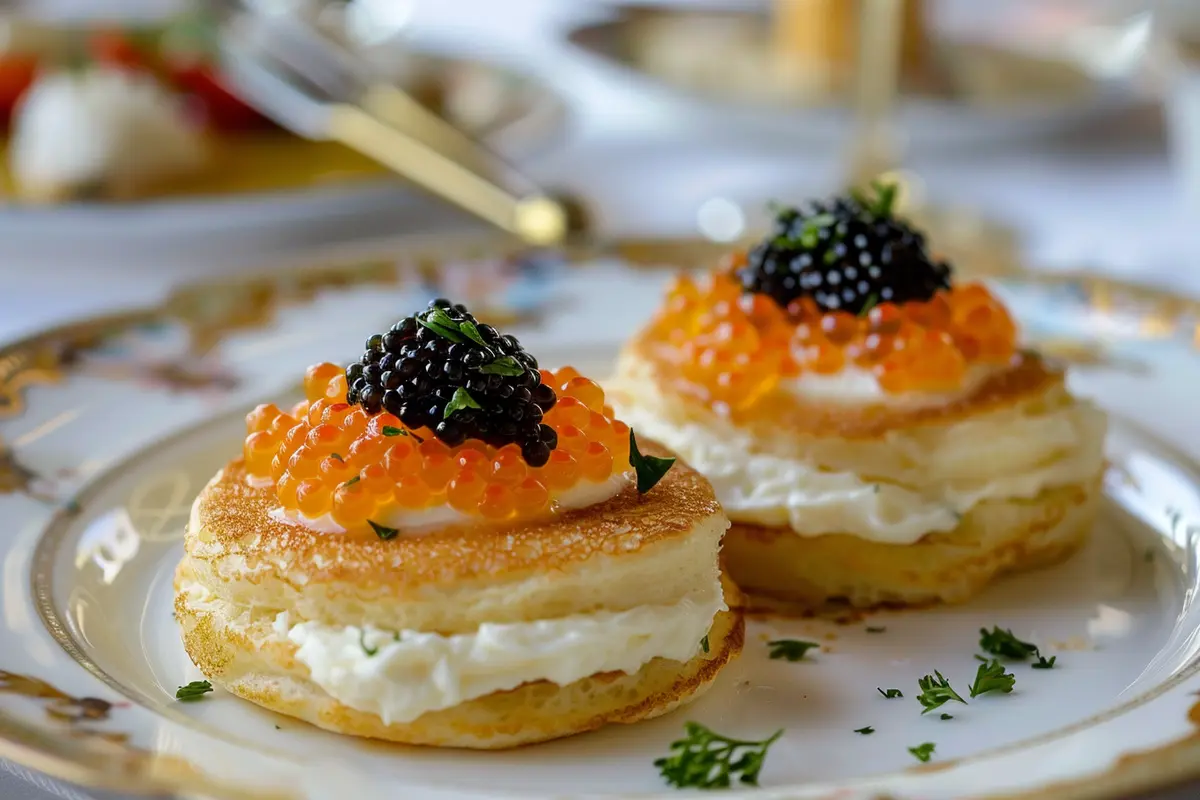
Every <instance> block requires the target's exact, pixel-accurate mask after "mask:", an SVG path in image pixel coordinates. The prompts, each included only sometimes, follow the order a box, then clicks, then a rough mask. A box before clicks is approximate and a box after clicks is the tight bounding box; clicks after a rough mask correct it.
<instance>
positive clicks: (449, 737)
mask: <svg viewBox="0 0 1200 800" xmlns="http://www.w3.org/2000/svg"><path fill="white" fill-rule="evenodd" d="M643 447H644V449H647V450H649V451H650V452H660V453H661V452H663V451H661V450H660V449H658V448H655V447H654V446H653V445H643ZM244 478H245V474H244V467H243V464H242V462H241V461H240V460H237V461H233V462H232V463H230V464H229V465H228V466H227V467H226V468H225V469H224V470H223V471H222V472H220V473H219V474H218V475H217V476H216V477H215V478H214V479H213V480H212V482H211V483H210V484H209V485H208V486H207V487H206V488H205V490H204V491H203V493H202V494H201V495H200V497H199V498H198V499H197V501H196V503H195V506H194V508H193V511H192V516H191V520H190V523H189V525H188V530H187V535H186V544H185V549H186V553H185V556H184V558H183V560H182V561H181V562H180V564H179V567H178V569H177V572H176V577H175V586H176V599H175V611H176V615H177V617H178V619H179V622H180V625H181V628H182V633H183V641H184V646H185V647H186V649H187V651H188V654H189V655H190V656H191V658H192V660H193V661H194V662H195V663H196V665H197V666H198V667H199V668H200V670H201V671H202V672H203V673H204V674H205V675H206V676H208V677H209V678H210V679H211V680H212V681H213V682H215V683H217V684H219V685H221V686H223V687H225V688H226V689H228V690H229V691H230V692H232V693H234V694H236V695H238V696H240V697H243V698H245V699H247V700H251V701H253V702H255V703H257V704H259V705H261V706H264V707H266V708H269V709H272V710H275V711H278V712H280V713H283V714H288V715H290V716H294V717H298V718H300V719H304V720H307V721H308V722H311V723H312V724H314V725H317V726H319V727H322V728H326V729H328V730H332V731H337V732H339V733H347V734H353V735H358V736H369V737H374V738H379V739H388V740H392V741H397V742H406V743H412V744H423V745H439V746H449V747H469V748H489V749H490V748H503V747H513V746H516V745H522V744H528V743H532V742H539V741H544V740H547V739H553V738H557V737H562V736H568V735H571V734H575V733H579V732H582V731H587V730H591V729H594V728H597V727H599V726H601V725H604V724H606V723H610V722H624V723H628V722H635V721H637V720H641V719H647V718H650V717H655V716H658V715H660V714H664V713H666V712H668V711H670V710H671V709H673V708H675V707H677V706H678V705H680V704H682V703H685V702H687V701H688V700H690V699H692V698H694V697H696V696H697V695H698V694H700V693H701V692H703V691H704V690H705V689H707V688H708V687H709V686H710V684H711V683H712V682H713V680H714V679H715V677H716V675H717V673H718V672H719V671H720V669H721V668H722V667H723V666H724V665H725V664H726V663H727V662H728V661H729V660H730V659H731V658H733V657H735V656H736V655H737V654H738V653H739V652H740V650H741V647H742V639H743V622H742V616H741V612H740V610H739V596H738V593H737V590H736V588H735V587H734V586H733V585H732V584H731V583H730V582H728V581H726V580H724V579H723V578H722V577H721V573H720V569H719V565H718V551H719V548H720V543H721V539H722V536H723V535H724V534H725V531H726V528H727V527H728V521H727V519H726V517H725V515H724V514H723V513H722V511H721V509H720V506H719V505H718V503H717V502H716V499H715V497H714V495H713V491H712V488H711V487H710V486H709V484H708V483H707V481H705V480H704V478H703V477H701V476H700V475H698V474H697V473H696V472H694V471H692V470H691V469H689V468H687V467H685V466H683V465H676V467H675V468H674V469H672V470H671V471H670V472H668V473H667V475H666V476H665V477H664V478H663V479H662V481H661V482H660V483H659V484H658V485H657V486H656V487H655V488H654V489H653V490H652V491H651V492H649V493H647V494H645V495H639V494H638V493H637V492H636V490H635V488H634V487H632V486H629V487H627V488H625V489H623V490H622V491H621V492H620V493H619V494H618V495H616V496H615V497H613V498H612V499H610V500H607V501H605V502H603V503H600V504H597V505H593V506H590V507H587V508H584V509H580V510H577V511H570V512H566V513H562V514H559V515H557V516H554V517H552V518H548V519H545V520H543V521H540V522H525V523H514V524H511V525H509V526H508V527H500V528H496V527H488V526H483V525H463V526H458V527H455V526H452V527H446V528H443V529H440V530H436V531H433V532H429V533H423V534H419V535H417V534H412V535H409V534H403V533H402V534H401V535H399V536H397V537H395V538H392V539H390V540H386V541H385V540H381V539H379V538H378V537H369V538H368V537H363V536H353V535H328V534H322V533H319V532H314V531H311V530H308V529H306V528H303V527H298V526H293V525H288V524H284V523H283V522H280V521H277V520H275V519H272V518H270V516H269V512H270V510H271V508H272V506H273V496H272V493H271V491H270V490H269V489H264V488H253V487H252V486H250V485H248V484H247V482H246V481H245V479H244ZM564 631H572V632H573V633H572V635H570V636H564V635H562V634H563V632H564ZM589 637H590V638H589ZM680 637H683V638H684V639H686V641H683V640H681V639H680ZM581 643H582V644H581ZM655 648H660V652H661V648H666V650H668V651H670V652H671V654H672V656H673V657H661V656H656V655H655V654H654V653H655ZM530 669H532V672H529V671H528V670H530ZM523 671H524V672H523ZM526 672H527V673H528V674H525V673H526Z"/></svg>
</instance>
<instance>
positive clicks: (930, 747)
mask: <svg viewBox="0 0 1200 800" xmlns="http://www.w3.org/2000/svg"><path fill="white" fill-rule="evenodd" d="M936 749H937V745H936V744H934V743H933V742H925V743H924V744H919V745H917V746H916V747H910V748H908V752H910V753H912V754H913V758H915V759H916V760H917V761H920V762H921V763H922V764H925V763H927V762H928V761H929V759H930V758H931V757H932V756H933V751H934V750H936Z"/></svg>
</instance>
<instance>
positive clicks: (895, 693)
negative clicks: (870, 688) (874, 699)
mask: <svg viewBox="0 0 1200 800" xmlns="http://www.w3.org/2000/svg"><path fill="white" fill-rule="evenodd" d="M875 691H877V692H879V693H880V694H881V695H883V696H884V697H886V698H887V699H888V700H894V699H896V698H897V697H904V692H902V691H900V690H899V689H880V688H879V687H878V686H876V687H875Z"/></svg>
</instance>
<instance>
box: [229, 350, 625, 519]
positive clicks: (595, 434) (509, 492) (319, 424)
mask: <svg viewBox="0 0 1200 800" xmlns="http://www.w3.org/2000/svg"><path fill="white" fill-rule="evenodd" d="M541 376H542V380H543V382H545V383H547V384H548V385H550V386H551V387H553V388H554V390H555V392H556V393H557V395H558V401H557V403H556V404H555V405H554V407H553V408H551V409H550V410H549V411H548V412H547V413H546V415H545V417H544V419H543V422H544V423H545V424H546V425H549V426H550V427H552V428H554V430H555V432H556V434H557V435H558V446H557V447H556V449H555V450H553V451H552V452H551V453H550V459H549V460H548V461H547V462H546V464H545V465H543V466H541V467H537V468H532V467H530V466H529V465H528V464H526V463H525V460H524V458H523V457H522V456H521V449H520V447H518V446H517V445H512V444H510V445H505V446H504V447H500V448H495V447H491V446H489V445H487V444H485V443H483V442H480V441H477V440H469V441H467V442H465V443H463V444H462V445H460V446H458V447H454V448H451V447H448V446H447V445H446V444H445V443H444V442H442V441H440V440H438V439H436V438H434V437H433V435H432V433H431V432H430V431H428V430H427V429H421V430H419V431H413V430H409V429H408V428H406V427H405V426H404V424H403V423H402V422H401V421H400V420H399V419H398V418H397V417H395V416H394V415H392V414H389V413H387V412H381V413H378V414H374V415H368V414H367V413H366V412H365V411H363V409H362V408H361V407H359V406H357V405H348V404H347V403H346V402H345V400H346V396H345V395H346V387H345V376H344V373H343V371H342V369H341V368H340V367H337V366H336V365H334V364H317V365H314V366H312V367H310V368H309V369H308V371H307V372H306V373H305V376H304V394H305V398H306V399H305V400H304V401H302V402H301V403H298V404H297V405H296V406H295V407H293V408H292V409H291V410H290V413H284V412H282V411H280V409H279V408H277V407H276V406H274V405H270V404H266V405H261V406H258V407H257V408H255V409H254V410H253V411H251V412H250V413H249V414H248V415H247V416H246V433H247V435H246V439H245V443H244V446H243V455H244V457H245V462H246V471H247V473H248V474H249V475H250V476H251V477H252V478H254V479H255V480H259V481H262V480H269V481H271V482H272V484H273V491H274V493H275V496H276V498H277V500H278V501H279V503H280V504H281V505H282V506H283V508H284V509H286V510H288V511H293V512H298V513H300V514H303V515H304V516H306V517H308V518H310V519H316V518H318V517H322V516H325V515H329V516H331V517H332V518H333V520H334V521H335V522H336V523H337V524H339V525H341V526H342V527H344V528H346V529H348V530H350V529H356V530H362V529H365V530H367V531H369V530H370V527H369V520H371V519H373V518H374V519H376V520H377V519H378V515H384V514H387V513H388V512H390V511H392V510H395V509H400V510H402V511H409V512H419V511H421V510H423V509H427V508H432V507H435V506H442V505H449V506H450V507H451V508H453V509H454V510H456V511H459V512H460V513H463V514H466V515H468V516H472V517H478V518H480V519H483V520H489V521H494V522H506V521H515V520H521V519H529V518H535V517H538V516H540V515H543V514H546V513H548V512H550V511H552V510H553V509H554V508H555V498H556V497H557V496H559V495H561V494H562V493H563V492H566V491H569V490H570V489H571V488H572V487H574V486H575V485H577V484H578V483H580V482H581V481H583V482H601V481H605V480H607V479H608V478H609V477H611V476H612V475H613V474H614V473H620V472H625V471H628V470H629V469H630V466H629V426H628V425H626V424H625V423H623V422H621V421H619V420H615V419H613V410H612V408H611V407H610V406H608V405H607V404H606V401H605V397H604V390H603V389H602V388H601V387H600V385H599V384H597V383H596V382H595V381H592V380H590V379H588V378H586V377H584V376H582V375H580V374H579V372H578V370H576V369H574V368H572V367H563V368H562V369H560V370H557V371H552V370H545V369H543V370H541Z"/></svg>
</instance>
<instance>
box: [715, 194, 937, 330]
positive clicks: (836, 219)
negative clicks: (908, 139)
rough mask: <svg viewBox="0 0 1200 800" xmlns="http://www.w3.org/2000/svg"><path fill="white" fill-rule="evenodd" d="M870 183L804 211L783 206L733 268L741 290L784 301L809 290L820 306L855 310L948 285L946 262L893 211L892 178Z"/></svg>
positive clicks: (923, 296) (921, 296)
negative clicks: (765, 234)
mask: <svg viewBox="0 0 1200 800" xmlns="http://www.w3.org/2000/svg"><path fill="white" fill-rule="evenodd" d="M872 188H873V190H874V194H873V196H870V197H868V196H867V195H866V194H864V193H860V192H852V193H851V194H850V195H848V196H844V197H836V198H833V199H832V200H829V201H825V202H821V201H817V202H813V203H811V204H809V205H808V207H807V208H805V209H804V210H801V209H798V208H785V209H781V210H780V211H779V212H778V213H777V215H776V218H775V226H774V230H773V231H772V232H771V235H770V236H768V237H767V238H766V239H765V240H763V241H762V242H760V243H759V244H758V245H757V246H756V247H754V249H752V250H751V251H750V253H749V254H748V256H747V263H746V266H745V267H743V268H742V269H741V270H739V271H738V277H739V278H740V279H741V282H742V288H743V290H744V291H746V292H754V293H760V294H766V295H770V296H771V297H772V298H773V299H774V300H775V302H777V303H779V305H781V306H783V307H787V305H788V304H789V303H791V302H792V301H793V300H795V299H797V298H800V297H811V298H812V299H813V300H814V301H815V302H816V304H817V306H818V307H819V308H820V309H821V310H822V311H846V312H849V313H851V314H859V313H862V312H863V311H865V310H867V309H869V308H871V307H872V306H874V305H876V304H879V303H905V302H909V301H925V300H928V299H930V298H931V297H933V295H934V294H935V293H936V292H937V291H938V290H940V289H949V288H950V278H951V268H950V265H949V264H947V263H946V262H944V261H936V262H935V261H934V260H933V259H932V258H931V257H930V255H929V251H928V250H927V249H926V247H925V237H924V235H923V234H921V233H920V232H919V231H917V230H914V229H913V228H912V227H911V226H909V224H908V223H907V222H906V221H904V220H902V219H899V218H897V217H896V216H895V215H894V213H893V208H892V207H893V205H894V204H895V198H896V187H895V185H885V184H880V183H875V184H872Z"/></svg>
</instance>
